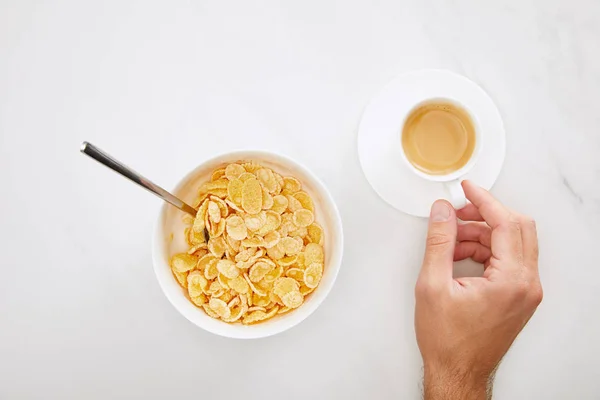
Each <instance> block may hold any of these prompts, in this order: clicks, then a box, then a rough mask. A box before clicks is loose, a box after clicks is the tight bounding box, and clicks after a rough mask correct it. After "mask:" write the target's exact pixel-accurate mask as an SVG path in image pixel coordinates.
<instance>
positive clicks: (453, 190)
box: [400, 97, 483, 210]
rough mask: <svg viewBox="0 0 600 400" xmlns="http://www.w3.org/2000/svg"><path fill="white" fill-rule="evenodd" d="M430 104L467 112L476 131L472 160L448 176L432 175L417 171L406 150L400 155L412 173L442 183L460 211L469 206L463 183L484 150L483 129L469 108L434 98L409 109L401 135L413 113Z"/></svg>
mask: <svg viewBox="0 0 600 400" xmlns="http://www.w3.org/2000/svg"><path fill="white" fill-rule="evenodd" d="M429 103H450V104H452V105H454V106H455V107H458V108H461V109H463V110H465V111H466V113H467V114H468V115H469V117H470V118H471V121H472V122H473V128H474V131H475V147H474V148H473V153H472V154H471V158H469V161H467V163H466V164H465V165H464V166H463V167H461V168H459V169H457V170H456V171H454V172H451V173H449V174H446V175H432V174H428V173H426V172H423V171H421V170H419V169H417V168H416V167H415V166H414V165H412V164H411V163H410V161H408V158H407V157H406V154H405V153H404V149H403V150H402V151H401V152H400V153H401V154H402V159H403V160H404V162H405V164H406V165H407V166H408V168H409V169H410V170H411V171H413V172H414V173H415V174H417V175H418V176H419V177H421V178H423V179H426V180H428V181H430V182H440V183H442V184H443V185H444V186H445V188H446V192H447V194H448V201H450V203H451V204H452V206H453V207H454V208H455V209H457V210H458V209H460V208H463V207H464V206H466V205H467V199H466V197H465V193H464V191H463V189H462V186H461V181H462V179H463V178H464V176H465V175H466V174H467V173H469V171H471V169H473V167H474V166H475V164H476V163H477V160H478V158H479V154H480V153H481V149H482V148H483V140H482V134H481V128H480V125H479V122H478V120H477V117H476V116H475V114H474V113H473V112H472V111H471V110H470V109H469V107H467V106H466V105H464V104H463V103H461V102H459V101H458V100H456V99H452V98H448V97H434V98H429V99H424V100H422V101H419V102H418V103H416V104H415V105H414V106H413V107H411V108H410V109H409V111H408V112H407V113H406V115H404V116H403V118H402V132H401V135H402V134H403V132H404V125H405V124H406V121H407V119H408V117H409V116H410V115H411V114H412V113H413V111H414V110H416V109H417V108H419V107H421V106H423V105H425V104H429Z"/></svg>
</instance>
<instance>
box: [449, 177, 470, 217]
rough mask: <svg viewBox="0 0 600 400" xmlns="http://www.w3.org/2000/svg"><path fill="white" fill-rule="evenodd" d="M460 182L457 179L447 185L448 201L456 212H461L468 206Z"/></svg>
mask: <svg viewBox="0 0 600 400" xmlns="http://www.w3.org/2000/svg"><path fill="white" fill-rule="evenodd" d="M460 182H461V181H460V179H456V180H454V181H450V182H446V184H445V186H446V191H447V192H448V200H449V201H450V204H452V207H454V208H455V209H456V210H460V209H461V208H463V207H464V206H466V205H467V198H466V197H465V192H464V190H463V188H462V185H461V184H460Z"/></svg>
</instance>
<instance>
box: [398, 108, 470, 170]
mask: <svg viewBox="0 0 600 400" xmlns="http://www.w3.org/2000/svg"><path fill="white" fill-rule="evenodd" d="M475 142H476V134H475V126H474V124H473V121H472V120H471V117H470V116H469V114H468V113H467V111H466V110H464V109H462V108H461V107H459V106H457V105H455V104H453V103H450V102H444V101H431V102H428V103H426V104H423V105H421V106H418V107H417V108H415V109H414V110H413V111H412V112H411V113H410V114H409V116H408V118H407V119H406V122H405V123H404V127H403V129H402V148H403V150H404V154H405V155H406V158H407V159H408V161H409V162H410V163H411V164H412V165H413V166H414V167H415V168H417V169H418V170H420V171H422V172H424V173H426V174H429V175H447V174H450V173H452V172H454V171H457V170H459V169H461V168H462V167H464V166H465V165H466V164H467V162H469V160H470V159H471V156H472V155H473V151H474V149H475Z"/></svg>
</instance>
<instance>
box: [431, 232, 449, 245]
mask: <svg viewBox="0 0 600 400" xmlns="http://www.w3.org/2000/svg"><path fill="white" fill-rule="evenodd" d="M452 242H453V239H452V238H451V237H450V236H448V235H446V234H443V233H438V232H433V233H430V234H429V236H427V248H428V249H437V248H445V247H447V246H448V245H450V244H452Z"/></svg>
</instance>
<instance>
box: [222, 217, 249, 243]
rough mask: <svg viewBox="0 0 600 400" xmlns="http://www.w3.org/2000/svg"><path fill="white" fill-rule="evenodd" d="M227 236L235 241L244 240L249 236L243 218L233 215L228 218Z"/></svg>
mask: <svg viewBox="0 0 600 400" xmlns="http://www.w3.org/2000/svg"><path fill="white" fill-rule="evenodd" d="M226 221H227V227H226V229H227V234H228V235H229V237H231V238H232V239H235V240H243V239H245V238H246V237H247V236H248V230H247V228H246V224H245V223H244V220H243V219H242V217H239V216H237V215H232V216H230V217H228V218H227V220H226Z"/></svg>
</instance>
